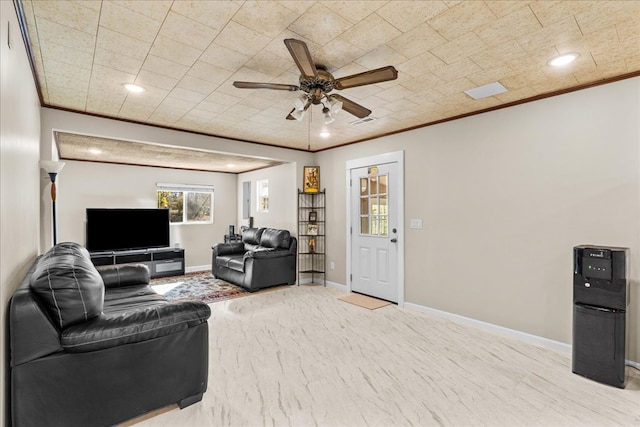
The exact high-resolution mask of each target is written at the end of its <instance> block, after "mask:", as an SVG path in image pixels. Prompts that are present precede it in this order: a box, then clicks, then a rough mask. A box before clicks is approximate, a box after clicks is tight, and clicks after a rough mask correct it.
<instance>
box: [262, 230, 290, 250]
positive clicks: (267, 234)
mask: <svg viewBox="0 0 640 427" xmlns="http://www.w3.org/2000/svg"><path fill="white" fill-rule="evenodd" d="M290 237H291V234H290V233H289V231H288V230H277V229H275V228H265V230H264V231H263V232H262V237H261V238H260V246H264V247H265V248H273V249H289V240H290Z"/></svg>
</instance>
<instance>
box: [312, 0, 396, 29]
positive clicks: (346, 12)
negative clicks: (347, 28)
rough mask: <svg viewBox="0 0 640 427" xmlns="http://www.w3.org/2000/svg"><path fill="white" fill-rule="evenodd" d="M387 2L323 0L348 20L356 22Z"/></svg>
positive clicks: (328, 6)
mask: <svg viewBox="0 0 640 427" xmlns="http://www.w3.org/2000/svg"><path fill="white" fill-rule="evenodd" d="M385 3H387V2H386V1H364V2H362V1H360V2H355V1H323V2H322V4H323V5H324V6H326V7H327V8H328V9H331V10H332V11H334V12H335V13H337V14H338V15H340V16H342V17H343V18H344V19H346V20H347V21H349V22H351V23H353V24H356V23H358V22H360V21H362V20H363V19H364V18H366V17H367V16H369V15H371V14H372V13H373V12H375V11H376V10H378V9H380V8H381V7H382V6H384V5H385Z"/></svg>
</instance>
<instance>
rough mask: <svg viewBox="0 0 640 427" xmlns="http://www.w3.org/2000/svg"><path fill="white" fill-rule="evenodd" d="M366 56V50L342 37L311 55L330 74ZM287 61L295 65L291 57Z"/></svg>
mask: <svg viewBox="0 0 640 427" xmlns="http://www.w3.org/2000/svg"><path fill="white" fill-rule="evenodd" d="M364 54H365V51H364V50H362V49H360V48H359V47H357V46H354V45H353V44H351V43H349V42H348V41H346V40H344V39H342V38H341V37H339V38H337V39H334V40H332V41H330V42H329V43H327V44H326V45H324V46H323V47H322V48H321V49H319V50H317V51H313V52H312V53H311V55H312V57H313V59H314V61H315V62H316V63H317V64H322V65H324V66H326V67H327V68H328V69H329V71H330V72H333V70H336V69H338V68H340V67H343V66H345V65H346V64H348V63H349V62H352V61H354V60H356V59H358V58H360V57H361V56H362V55H364ZM287 60H288V61H289V63H290V64H291V63H293V60H292V59H291V56H289V57H288V58H287ZM296 70H297V68H296ZM334 77H335V75H334Z"/></svg>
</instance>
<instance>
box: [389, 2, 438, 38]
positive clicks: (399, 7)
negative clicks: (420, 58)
mask: <svg viewBox="0 0 640 427" xmlns="http://www.w3.org/2000/svg"><path fill="white" fill-rule="evenodd" d="M447 10H448V8H447V6H446V5H445V4H444V3H443V2H441V1H416V2H411V1H390V2H389V3H387V4H386V5H385V6H384V7H382V8H380V9H379V10H378V12H377V13H378V15H380V16H382V17H383V18H384V19H385V20H387V21H388V22H390V23H391V24H392V25H393V26H395V27H396V28H398V29H399V30H400V31H402V32H403V33H406V32H407V31H409V30H411V29H412V28H414V27H416V26H418V25H420V24H423V23H424V22H425V21H427V20H428V19H431V18H433V17H435V16H438V15H439V14H441V13H443V12H445V11H447Z"/></svg>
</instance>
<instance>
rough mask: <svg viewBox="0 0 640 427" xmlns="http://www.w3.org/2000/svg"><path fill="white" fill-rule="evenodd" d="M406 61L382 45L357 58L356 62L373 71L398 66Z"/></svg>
mask: <svg viewBox="0 0 640 427" xmlns="http://www.w3.org/2000/svg"><path fill="white" fill-rule="evenodd" d="M406 60H407V58H406V57H405V56H404V55H401V54H400V53H398V52H397V51H395V50H393V49H392V48H390V47H389V46H387V45H384V46H380V47H379V48H377V49H375V50H373V51H371V52H369V53H367V54H366V55H364V56H362V57H360V58H358V59H357V60H356V62H357V63H358V64H360V65H362V66H363V67H365V68H369V69H371V70H373V69H376V68H380V67H384V66H387V65H395V64H399V63H401V62H404V61H406Z"/></svg>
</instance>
